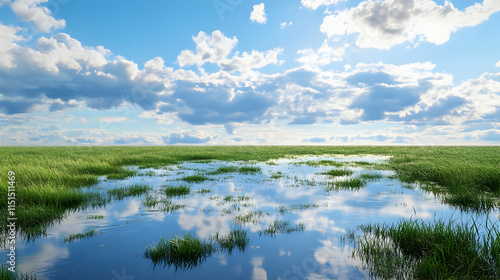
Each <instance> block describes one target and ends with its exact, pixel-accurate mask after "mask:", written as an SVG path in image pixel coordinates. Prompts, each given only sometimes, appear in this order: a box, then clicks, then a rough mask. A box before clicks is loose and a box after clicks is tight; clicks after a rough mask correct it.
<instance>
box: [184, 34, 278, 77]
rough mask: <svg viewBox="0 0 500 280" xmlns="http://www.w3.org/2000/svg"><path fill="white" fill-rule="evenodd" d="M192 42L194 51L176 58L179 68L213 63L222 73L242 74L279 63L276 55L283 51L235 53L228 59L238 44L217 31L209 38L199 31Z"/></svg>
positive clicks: (186, 51) (188, 51)
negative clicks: (194, 46) (194, 45)
mask: <svg viewBox="0 0 500 280" xmlns="http://www.w3.org/2000/svg"><path fill="white" fill-rule="evenodd" d="M193 41H194V42H195V43H196V50H195V51H191V50H183V51H182V52H181V53H180V55H179V56H178V57H177V61H178V63H179V65H180V66H181V67H184V66H187V65H197V66H202V65H204V64H205V63H215V64H217V65H218V66H219V67H220V68H221V70H223V71H227V72H234V71H240V72H244V71H249V70H251V69H258V68H262V67H264V66H266V65H269V64H277V63H278V62H279V61H278V55H279V54H280V53H281V52H282V51H283V50H282V49H281V48H276V49H273V50H268V51H265V52H259V51H255V50H252V51H251V52H250V53H248V52H243V53H242V54H240V53H239V52H235V53H234V54H233V56H232V57H230V54H231V52H232V51H233V49H234V47H235V46H236V44H237V43H238V39H236V37H233V38H229V37H226V36H224V34H223V33H222V32H220V31H219V30H216V31H214V32H212V35H211V36H210V35H207V34H205V32H203V31H201V32H200V33H199V34H198V36H196V37H193Z"/></svg>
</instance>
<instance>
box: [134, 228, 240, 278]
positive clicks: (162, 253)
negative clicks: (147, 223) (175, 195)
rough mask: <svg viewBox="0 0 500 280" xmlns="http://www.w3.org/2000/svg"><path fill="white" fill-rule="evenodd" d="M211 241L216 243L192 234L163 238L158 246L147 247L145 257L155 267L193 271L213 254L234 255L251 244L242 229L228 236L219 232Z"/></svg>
mask: <svg viewBox="0 0 500 280" xmlns="http://www.w3.org/2000/svg"><path fill="white" fill-rule="evenodd" d="M210 239H212V240H214V241H215V243H214V242H212V241H205V240H201V239H199V238H197V237H195V236H194V235H192V234H191V233H185V234H184V236H179V235H177V236H173V237H172V238H170V239H169V240H165V239H163V237H162V238H161V239H160V242H158V244H155V245H152V246H149V247H146V252H145V253H144V257H145V258H147V259H151V261H152V262H153V266H155V267H156V266H157V265H158V264H163V266H164V267H166V266H168V267H171V266H172V265H173V266H174V267H175V269H179V268H182V269H192V268H194V267H196V266H198V265H200V264H201V263H203V262H204V261H205V259H206V258H207V257H209V256H211V255H212V254H213V253H216V252H223V251H227V252H229V253H232V251H233V250H234V249H235V248H238V250H240V251H244V250H245V248H246V247H247V246H248V243H249V239H248V237H247V231H246V230H242V229H234V230H232V231H231V232H229V233H228V235H220V234H219V232H217V233H216V234H215V235H214V236H212V237H211V238H210Z"/></svg>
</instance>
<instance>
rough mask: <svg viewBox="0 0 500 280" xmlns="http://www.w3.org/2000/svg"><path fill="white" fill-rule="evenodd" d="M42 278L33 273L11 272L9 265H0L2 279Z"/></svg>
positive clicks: (0, 278)
mask: <svg viewBox="0 0 500 280" xmlns="http://www.w3.org/2000/svg"><path fill="white" fill-rule="evenodd" d="M38 279H41V278H39V277H37V276H36V275H35V274H32V273H21V272H17V273H14V272H11V271H9V270H8V267H5V266H1V267H0V280H38Z"/></svg>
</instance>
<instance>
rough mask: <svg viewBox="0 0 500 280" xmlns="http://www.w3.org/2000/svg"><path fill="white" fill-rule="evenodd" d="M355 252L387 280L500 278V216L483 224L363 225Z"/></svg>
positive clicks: (406, 222)
mask: <svg viewBox="0 0 500 280" xmlns="http://www.w3.org/2000/svg"><path fill="white" fill-rule="evenodd" d="M358 228H359V229H361V231H362V234H363V235H362V236H359V237H356V236H355V235H354V234H353V233H351V234H348V235H347V236H346V238H347V239H346V240H351V241H355V243H356V247H355V249H354V256H355V257H357V258H360V259H361V260H362V261H363V262H364V264H365V266H366V267H367V268H368V269H369V270H370V272H371V273H372V274H373V275H374V276H376V277H379V278H381V279H389V278H396V279H402V278H404V277H407V278H414V279H500V235H499V233H500V230H499V227H498V221H497V222H496V223H491V222H490V223H489V224H485V225H484V228H485V233H482V232H480V229H481V228H483V227H482V225H477V224H476V223H475V221H474V220H471V221H469V222H468V223H465V224H463V223H455V222H454V221H448V222H444V221H433V222H429V221H423V220H413V219H410V220H401V221H399V222H397V223H393V224H391V225H388V224H382V225H380V224H375V225H371V224H368V225H364V226H359V227H358Z"/></svg>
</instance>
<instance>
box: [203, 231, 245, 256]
mask: <svg viewBox="0 0 500 280" xmlns="http://www.w3.org/2000/svg"><path fill="white" fill-rule="evenodd" d="M211 239H212V240H215V242H217V243H218V244H219V248H220V249H221V250H223V251H227V252H229V254H231V253H232V252H233V250H234V249H235V248H238V250H239V251H241V252H243V251H245V249H246V247H247V246H248V243H249V242H250V239H249V238H248V237H247V231H246V230H244V229H233V230H232V231H230V232H229V233H228V234H227V235H221V234H220V233H219V232H217V233H216V234H215V235H214V236H212V237H211Z"/></svg>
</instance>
